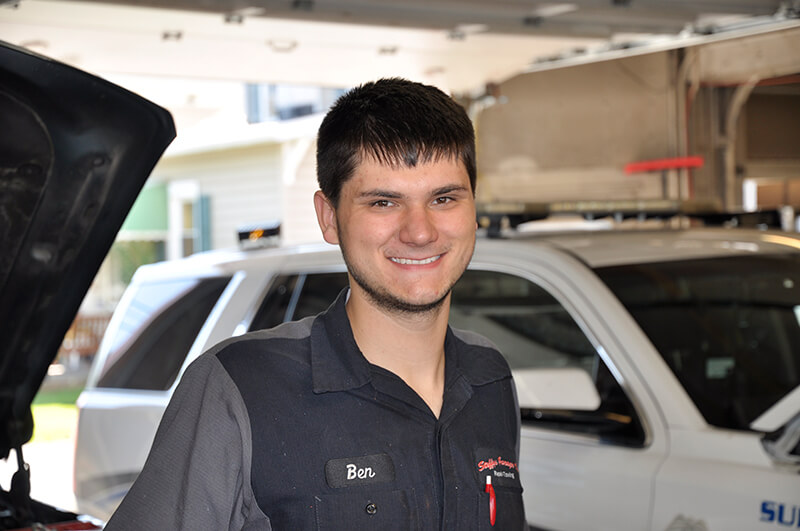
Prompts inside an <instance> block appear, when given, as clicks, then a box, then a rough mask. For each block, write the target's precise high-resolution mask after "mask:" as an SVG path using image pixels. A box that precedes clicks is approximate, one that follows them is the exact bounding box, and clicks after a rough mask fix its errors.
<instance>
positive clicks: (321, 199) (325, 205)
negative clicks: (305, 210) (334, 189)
mask: <svg viewBox="0 0 800 531" xmlns="http://www.w3.org/2000/svg"><path fill="white" fill-rule="evenodd" d="M314 210H316V211H317V223H319V228H320V230H321V231H322V237H323V238H325V241H326V242H328V243H330V244H333V245H336V244H338V243H339V228H338V226H337V225H336V209H335V208H334V207H333V204H331V202H330V200H329V199H328V198H327V197H326V196H325V194H323V193H322V190H317V191H316V192H315V193H314Z"/></svg>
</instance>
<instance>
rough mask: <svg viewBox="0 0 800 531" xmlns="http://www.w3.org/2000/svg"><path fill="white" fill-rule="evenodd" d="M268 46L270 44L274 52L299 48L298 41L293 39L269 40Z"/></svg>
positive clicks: (284, 51)
mask: <svg viewBox="0 0 800 531" xmlns="http://www.w3.org/2000/svg"><path fill="white" fill-rule="evenodd" d="M267 46H269V47H270V48H271V49H272V51H273V52H279V53H289V52H291V51H292V50H294V49H295V48H297V41H293V40H285V41H281V40H275V41H267Z"/></svg>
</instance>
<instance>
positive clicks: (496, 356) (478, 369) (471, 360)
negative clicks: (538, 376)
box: [452, 328, 511, 384]
mask: <svg viewBox="0 0 800 531" xmlns="http://www.w3.org/2000/svg"><path fill="white" fill-rule="evenodd" d="M452 331H453V335H454V336H455V339H456V351H457V356H458V358H457V359H458V362H457V363H458V365H459V367H461V369H462V370H463V371H464V372H465V373H466V375H467V377H468V378H469V379H470V381H471V382H472V383H473V384H485V383H489V382H493V381H497V380H503V379H506V378H510V377H511V369H510V368H509V366H508V361H507V360H506V358H505V356H503V355H502V354H501V353H500V350H499V349H498V348H497V346H496V345H495V344H494V343H492V341H490V340H489V339H487V338H486V337H484V336H482V335H480V334H478V333H475V332H473V331H471V330H460V329H456V328H453V329H452Z"/></svg>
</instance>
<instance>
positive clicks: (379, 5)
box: [0, 0, 800, 92]
mask: <svg viewBox="0 0 800 531" xmlns="http://www.w3.org/2000/svg"><path fill="white" fill-rule="evenodd" d="M799 5H800V0H790V1H789V2H786V1H783V2H782V1H780V0H698V1H692V0H575V1H572V2H569V3H558V2H535V1H529V0H138V1H137V0H103V1H83V2H78V1H72V0H16V1H8V0H5V1H4V0H0V38H2V39H4V40H7V41H9V42H12V43H15V44H18V45H21V46H25V47H28V48H30V49H32V50H34V51H38V52H41V53H43V54H45V55H48V56H51V57H54V58H57V59H59V60H62V61H65V62H67V63H71V64H74V65H75V66H78V67H80V68H83V69H86V70H89V71H94V72H97V73H99V74H117V75H118V74H146V75H155V76H179V77H189V78H211V79H235V80H247V81H255V82H270V83H276V82H282V83H303V84H321V85H328V86H337V87H344V86H351V85H354V84H356V83H359V82H361V81H363V80H365V79H369V78H374V77H378V76H386V75H401V76H406V77H409V78H412V79H418V80H421V81H425V82H429V83H433V84H437V85H439V86H441V87H443V88H445V89H447V90H451V91H453V92H467V91H470V92H476V91H477V92H480V91H481V90H483V87H484V86H485V84H486V83H488V82H497V81H502V80H503V79H506V78H508V77H510V76H512V75H514V74H516V73H518V72H521V71H524V70H525V69H526V68H527V67H528V66H529V65H530V64H532V63H534V62H537V61H541V60H542V59H543V58H552V57H558V56H560V55H563V54H570V53H574V52H575V50H588V51H589V52H591V51H592V50H594V49H601V48H603V47H606V48H607V47H608V46H609V43H610V44H611V46H616V47H620V46H625V44H624V43H626V42H630V41H633V40H637V41H642V39H645V40H646V39H648V38H652V36H655V35H676V34H678V33H680V32H683V33H695V34H696V33H708V32H714V31H719V30H720V29H721V28H725V27H729V26H730V25H741V24H769V23H771V22H772V21H775V20H780V19H784V18H786V17H794V16H796V13H797V8H798V6H799Z"/></svg>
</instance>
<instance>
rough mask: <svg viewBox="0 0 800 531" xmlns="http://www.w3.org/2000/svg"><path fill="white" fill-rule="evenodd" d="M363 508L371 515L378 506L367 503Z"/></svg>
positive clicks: (376, 510)
mask: <svg viewBox="0 0 800 531" xmlns="http://www.w3.org/2000/svg"><path fill="white" fill-rule="evenodd" d="M364 510H365V511H367V514H368V515H370V516H372V515H373V514H375V513H377V512H378V506H377V505H375V504H374V503H368V504H367V506H366V507H364Z"/></svg>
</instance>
